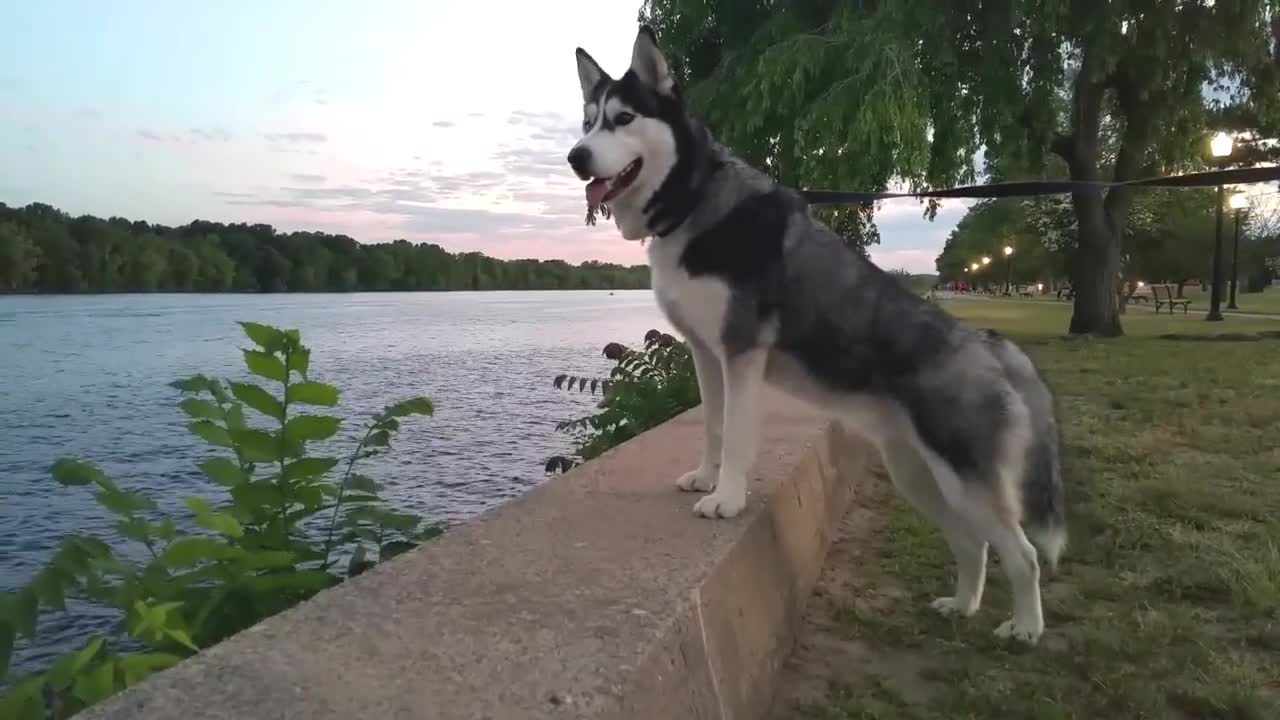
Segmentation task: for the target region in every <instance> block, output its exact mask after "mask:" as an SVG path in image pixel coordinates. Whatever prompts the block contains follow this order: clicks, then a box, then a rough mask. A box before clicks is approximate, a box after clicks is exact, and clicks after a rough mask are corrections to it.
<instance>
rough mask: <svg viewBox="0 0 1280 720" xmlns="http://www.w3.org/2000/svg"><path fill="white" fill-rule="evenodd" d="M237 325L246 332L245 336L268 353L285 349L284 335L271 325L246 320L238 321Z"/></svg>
mask: <svg viewBox="0 0 1280 720" xmlns="http://www.w3.org/2000/svg"><path fill="white" fill-rule="evenodd" d="M236 324H237V325H239V326H240V327H241V329H243V330H244V334H245V335H247V336H248V337H249V339H250V340H252V341H253V342H254V344H256V345H257V346H258V347H260V348H262V349H263V350H266V351H267V352H275V351H277V350H280V349H282V348H283V347H284V333H282V332H280V331H279V330H277V329H276V328H273V327H271V326H270V325H263V324H262V323H256V322H249V321H246V320H237V321H236Z"/></svg>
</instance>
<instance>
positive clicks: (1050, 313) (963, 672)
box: [775, 300, 1280, 720]
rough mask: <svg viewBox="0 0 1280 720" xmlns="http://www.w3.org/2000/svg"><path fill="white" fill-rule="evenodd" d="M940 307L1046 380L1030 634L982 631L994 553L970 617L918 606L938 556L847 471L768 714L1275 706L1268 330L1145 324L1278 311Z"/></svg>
mask: <svg viewBox="0 0 1280 720" xmlns="http://www.w3.org/2000/svg"><path fill="white" fill-rule="evenodd" d="M945 307H947V309H948V310H949V311H951V312H953V313H955V314H957V315H961V316H963V317H966V318H967V319H970V320H972V321H973V322H974V323H975V324H978V325H981V326H987V327H995V328H997V329H1001V330H1004V331H1006V332H1007V333H1009V334H1010V335H1012V336H1014V337H1015V338H1018V339H1020V340H1023V341H1024V342H1023V344H1024V347H1026V348H1027V350H1028V351H1029V352H1030V353H1031V354H1032V356H1033V357H1034V359H1035V360H1036V362H1037V363H1038V364H1039V365H1040V367H1041V368H1042V369H1043V371H1044V372H1045V374H1046V376H1047V378H1048V379H1049V382H1050V383H1051V385H1052V386H1053V388H1054V390H1055V392H1056V393H1057V395H1058V399H1059V405H1060V410H1059V412H1060V420H1061V422H1062V424H1063V435H1064V443H1065V449H1064V454H1065V458H1064V466H1065V472H1066V479H1067V486H1068V503H1069V509H1068V513H1069V517H1070V522H1071V543H1070V544H1069V546H1068V548H1067V551H1066V554H1065V556H1064V558H1063V563H1062V566H1061V567H1060V568H1059V571H1058V573H1057V575H1052V576H1051V575H1049V574H1048V573H1047V572H1045V573H1044V577H1043V579H1042V587H1043V591H1044V602H1045V615H1046V622H1047V625H1048V628H1047V630H1046V633H1045V635H1044V637H1043V638H1042V639H1041V642H1040V644H1039V646H1037V647H1035V648H1030V649H1028V648H1023V647H1020V646H1018V645H1016V644H1012V643H1009V642H1003V641H999V640H997V639H996V638H995V637H994V635H993V634H992V631H993V630H994V629H995V627H996V625H998V624H999V623H1000V622H1001V621H1003V620H1004V619H1006V618H1007V617H1008V614H1009V608H1010V602H1009V593H1008V583H1007V581H1006V579H1005V577H1004V575H1003V573H1001V572H1000V570H999V567H998V562H996V561H995V559H994V553H992V561H991V562H992V566H991V568H990V570H989V573H988V581H987V590H986V595H985V599H984V602H983V607H982V609H981V610H980V611H979V612H978V613H977V614H976V615H975V616H973V617H972V618H968V619H949V618H944V617H941V616H940V615H938V614H937V613H935V612H934V611H933V610H931V609H930V608H929V607H928V603H929V601H930V600H932V599H933V598H935V597H938V596H942V595H950V594H951V591H952V583H953V576H952V573H953V564H952V560H951V557H950V553H949V552H948V551H947V549H946V545H945V544H944V542H943V540H942V538H941V536H940V534H939V533H938V531H937V530H936V529H935V528H933V527H932V526H930V525H929V524H928V523H927V522H925V521H924V520H923V519H922V518H921V517H920V516H918V515H917V514H916V513H915V512H914V511H913V510H911V509H910V508H909V506H907V505H906V504H905V503H904V502H903V501H901V500H899V499H898V498H897V496H896V494H894V492H893V490H892V488H891V486H890V485H889V482H888V480H887V479H881V480H880V481H872V482H868V483H867V484H866V485H867V486H866V487H865V488H860V490H859V498H858V501H857V506H856V507H855V509H854V512H853V513H852V514H851V516H850V520H848V521H846V527H845V533H846V535H845V538H844V539H842V540H841V541H840V542H838V543H837V545H836V546H835V547H834V548H833V550H832V556H831V558H830V560H829V562H828V567H827V570H826V572H825V573H824V577H823V580H822V582H821V583H820V585H819V592H818V593H817V594H816V597H815V599H814V602H813V603H811V605H810V610H809V617H808V618H806V627H807V630H806V634H805V636H804V638H803V639H802V644H801V646H800V648H799V649H798V650H797V652H796V657H795V658H793V660H792V661H791V662H789V663H788V666H789V667H788V669H787V670H786V671H784V679H783V693H782V697H781V698H780V701H779V707H777V708H775V717H777V718H784V717H786V718H813V719H819V720H848V719H852V718H858V719H860V720H861V719H867V720H870V719H873V718H877V719H883V718H912V719H916V718H919V719H924V718H928V719H934V718H938V719H941V718H948V719H950V718H992V719H994V718H1000V719H1001V720H1004V719H1006V718H1008V719H1012V718H1036V719H1043V720H1051V719H1052V720H1056V719H1059V718H1079V719H1081V720H1086V719H1088V720H1092V719H1094V718H1097V719H1099V720H1110V719H1115V720H1121V719H1129V718H1223V719H1232V720H1236V719H1241V720H1243V719H1252V718H1257V719H1258V720H1262V719H1263V718H1280V442H1278V439H1277V434H1276V428H1277V427H1280V340H1276V339H1264V340H1255V341H1252V342H1246V341H1213V342H1204V341H1194V340H1165V339H1159V338H1158V337H1157V336H1158V335H1160V334H1163V333H1168V332H1177V333H1199V334H1204V333H1212V332H1226V331H1231V332H1245V331H1253V330H1267V329H1270V330H1280V320H1277V321H1271V320H1265V319H1264V320H1247V319H1228V320H1227V321H1225V322H1222V323H1207V322H1204V321H1203V320H1202V319H1200V318H1198V317H1196V315H1195V314H1194V313H1193V314H1192V315H1191V316H1190V317H1189V318H1185V319H1184V318H1182V317H1181V316H1175V317H1174V318H1168V317H1161V318H1159V319H1157V318H1156V317H1155V316H1152V315H1150V314H1148V313H1141V314H1139V313H1131V314H1129V315H1128V316H1126V318H1125V320H1124V324H1125V328H1126V331H1127V332H1128V333H1129V336H1128V337H1124V338H1120V339H1116V340H1064V339H1061V338H1060V337H1059V336H1061V335H1062V333H1063V332H1064V330H1065V327H1066V321H1067V317H1068V315H1067V313H1068V312H1069V310H1068V308H1067V307H1065V306H1060V307H1054V306H1053V305H1041V304H1033V303H997V302H989V301H977V300H957V301H952V302H948V303H946V305H945ZM818 678H820V680H819V679H818ZM806 684H807V685H808V686H809V687H808V688H807V691H806V688H805V687H803V686H805V685H806ZM784 703H785V706H784Z"/></svg>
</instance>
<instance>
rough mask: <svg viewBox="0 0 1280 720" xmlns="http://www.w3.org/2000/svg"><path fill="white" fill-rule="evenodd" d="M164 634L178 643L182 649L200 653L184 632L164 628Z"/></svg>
mask: <svg viewBox="0 0 1280 720" xmlns="http://www.w3.org/2000/svg"><path fill="white" fill-rule="evenodd" d="M164 634H165V635H168V636H169V637H171V638H173V639H174V640H176V641H178V644H179V645H182V646H183V647H185V648H187V649H189V650H191V651H192V652H199V651H200V648H198V647H196V644H195V643H194V642H192V641H191V636H190V635H188V634H187V631H186V630H174V629H170V628H165V631H164Z"/></svg>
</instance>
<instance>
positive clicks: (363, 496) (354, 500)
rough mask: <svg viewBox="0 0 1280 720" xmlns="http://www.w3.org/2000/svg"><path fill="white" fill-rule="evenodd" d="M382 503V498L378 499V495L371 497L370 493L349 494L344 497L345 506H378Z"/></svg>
mask: <svg viewBox="0 0 1280 720" xmlns="http://www.w3.org/2000/svg"><path fill="white" fill-rule="evenodd" d="M381 502H382V498H380V497H378V496H377V495H370V494H368V493H347V494H346V495H343V496H342V504H343V505H361V504H374V505H377V504H379V503H381Z"/></svg>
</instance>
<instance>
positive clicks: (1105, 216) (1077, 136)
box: [1052, 52, 1124, 337]
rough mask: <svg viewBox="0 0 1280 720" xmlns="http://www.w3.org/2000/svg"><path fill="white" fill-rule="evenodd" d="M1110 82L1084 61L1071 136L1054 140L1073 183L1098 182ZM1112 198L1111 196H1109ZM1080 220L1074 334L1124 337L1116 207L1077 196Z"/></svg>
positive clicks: (1089, 193) (1088, 193)
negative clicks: (1105, 99)
mask: <svg viewBox="0 0 1280 720" xmlns="http://www.w3.org/2000/svg"><path fill="white" fill-rule="evenodd" d="M1104 82H1105V79H1104V78H1102V77H1099V76H1098V73H1097V59H1096V57H1095V55H1094V54H1093V53H1092V52H1086V53H1085V54H1084V57H1083V58H1082V62H1081V65H1080V71H1079V74H1078V75H1077V76H1076V78H1075V82H1074V83H1073V87H1072V97H1071V105H1072V107H1071V134H1070V135H1061V136H1059V137H1057V138H1056V139H1055V140H1054V142H1053V148H1052V149H1053V151H1054V152H1055V153H1056V154H1057V155H1058V156H1060V157H1061V158H1062V159H1063V160H1065V161H1066V162H1067V167H1068V168H1070V171H1071V179H1072V180H1086V181H1097V180H1098V179H1099V172H1098V146H1099V136H1100V134H1101V131H1102V101H1103V95H1104V93H1105V92H1106V87H1105V85H1104ZM1108 199H1110V198H1108ZM1071 209H1072V210H1073V211H1074V213H1075V216H1076V228H1077V233H1078V235H1077V238H1076V251H1075V256H1074V258H1073V259H1072V262H1071V269H1070V272H1071V285H1072V290H1073V291H1074V292H1075V299H1074V301H1073V307H1072V311H1071V324H1070V326H1069V327H1068V332H1069V333H1071V334H1072V335H1100V336H1103V337H1115V336H1118V335H1123V334H1124V331H1123V330H1122V329H1121V327H1120V314H1119V310H1120V308H1119V303H1118V302H1117V300H1118V298H1117V295H1116V291H1117V287H1116V278H1117V276H1118V274H1119V271H1120V232H1121V229H1122V226H1116V224H1115V223H1113V222H1111V217H1109V215H1111V214H1112V212H1113V211H1114V209H1115V208H1112V207H1111V203H1110V202H1108V201H1107V200H1104V199H1103V196H1102V193H1101V192H1099V191H1096V190H1082V191H1078V192H1073V193H1072V194H1071Z"/></svg>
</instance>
